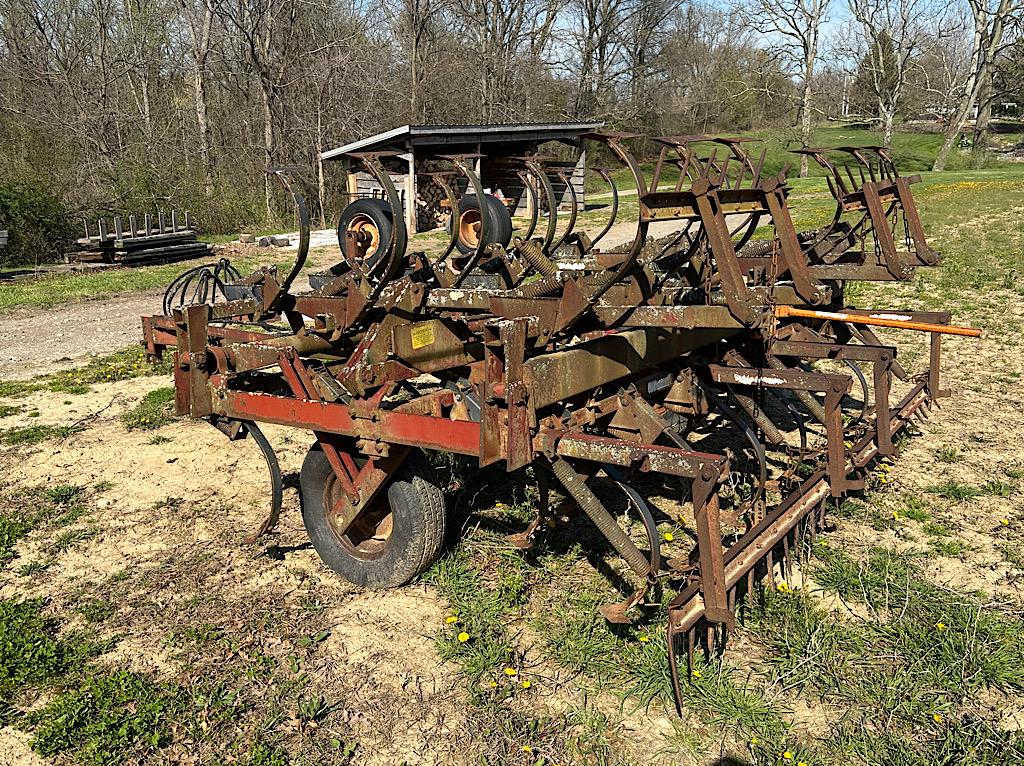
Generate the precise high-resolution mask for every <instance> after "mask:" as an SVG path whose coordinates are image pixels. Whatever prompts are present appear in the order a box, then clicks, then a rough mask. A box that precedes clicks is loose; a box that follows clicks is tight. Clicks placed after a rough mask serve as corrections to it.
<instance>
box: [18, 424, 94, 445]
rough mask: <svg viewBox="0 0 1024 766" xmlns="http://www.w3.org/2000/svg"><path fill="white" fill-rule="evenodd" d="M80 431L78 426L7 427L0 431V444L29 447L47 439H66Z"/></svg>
mask: <svg viewBox="0 0 1024 766" xmlns="http://www.w3.org/2000/svg"><path fill="white" fill-rule="evenodd" d="M81 431H82V429H81V427H79V426H51V425H37V426H25V427H23V428H7V429H4V430H3V431H0V444H3V445H4V446H7V447H13V446H22V447H29V446H32V445H33V444H40V443H41V442H44V441H47V440H49V439H67V438H68V437H69V436H73V435H74V434H76V433H80V432H81Z"/></svg>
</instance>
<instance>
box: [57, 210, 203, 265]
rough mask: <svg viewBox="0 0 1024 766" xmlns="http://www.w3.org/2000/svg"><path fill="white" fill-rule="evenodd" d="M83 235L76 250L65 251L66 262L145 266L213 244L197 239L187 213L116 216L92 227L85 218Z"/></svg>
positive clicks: (194, 255) (195, 255) (192, 255)
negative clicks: (125, 217)
mask: <svg viewBox="0 0 1024 766" xmlns="http://www.w3.org/2000/svg"><path fill="white" fill-rule="evenodd" d="M126 224H127V225H126ZM84 226H85V236H84V237H82V238H81V239H79V240H78V241H77V244H78V247H79V249H78V250H77V251H75V252H72V253H68V255H67V256H66V257H65V260H66V261H67V262H68V263H114V264H120V265H124V266H147V265H150V264H157V263H173V262H174V261H183V260H186V259H189V258H201V257H205V256H207V255H209V254H210V252H212V250H213V246H212V245H209V244H207V243H205V242H200V241H199V239H198V236H197V233H196V231H195V228H194V227H193V225H192V217H191V216H190V215H189V213H188V212H186V213H185V214H184V216H181V215H179V214H178V211H176V210H172V211H171V213H170V214H169V215H168V214H165V213H163V212H160V213H157V214H156V215H155V216H153V215H151V214H150V213H146V214H145V215H141V216H136V215H130V216H128V220H127V221H125V219H124V218H123V217H122V216H119V215H115V216H114V219H113V225H111V224H110V222H108V221H107V219H106V218H101V219H99V220H98V221H97V222H96V223H95V225H94V226H90V224H89V222H88V221H84Z"/></svg>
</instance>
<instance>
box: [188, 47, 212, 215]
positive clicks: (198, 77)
mask: <svg viewBox="0 0 1024 766" xmlns="http://www.w3.org/2000/svg"><path fill="white" fill-rule="evenodd" d="M193 82H194V85H195V94H196V125H198V127H199V161H200V163H201V164H202V167H203V190H204V191H205V192H206V197H207V199H210V198H211V197H213V194H214V191H215V190H214V186H213V155H212V153H211V150H210V121H209V116H208V113H207V105H206V76H205V75H204V73H203V70H202V68H201V67H200V66H199V65H198V63H197V64H196V70H195V73H194V77H193Z"/></svg>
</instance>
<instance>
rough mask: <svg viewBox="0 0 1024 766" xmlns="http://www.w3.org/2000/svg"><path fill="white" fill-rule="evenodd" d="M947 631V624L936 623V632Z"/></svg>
mask: <svg viewBox="0 0 1024 766" xmlns="http://www.w3.org/2000/svg"><path fill="white" fill-rule="evenodd" d="M945 629H946V623H944V622H937V623H935V630H945Z"/></svg>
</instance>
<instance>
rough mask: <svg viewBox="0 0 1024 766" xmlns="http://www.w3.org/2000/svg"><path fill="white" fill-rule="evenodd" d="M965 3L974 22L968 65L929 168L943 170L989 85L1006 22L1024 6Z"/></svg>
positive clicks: (1008, 0) (1000, 0)
mask: <svg viewBox="0 0 1024 766" xmlns="http://www.w3.org/2000/svg"><path fill="white" fill-rule="evenodd" d="M967 5H968V8H969V10H970V13H971V20H972V21H973V34H972V36H971V41H970V59H969V66H968V68H967V72H966V77H965V78H964V79H963V80H962V82H961V83H960V87H959V88H958V90H957V94H958V99H957V103H956V105H955V106H954V108H953V110H952V111H951V112H950V113H949V114H948V115H947V122H946V130H945V139H944V140H943V142H942V147H941V148H940V149H939V153H938V156H936V158H935V164H934V165H932V170H945V168H946V160H947V158H948V157H949V152H950V151H951V150H952V148H953V146H954V145H955V144H956V140H957V137H958V136H959V135H960V130H961V128H962V127H963V124H964V121H965V120H966V119H967V117H968V115H969V114H970V111H971V107H973V106H974V105H975V104H976V103H978V101H979V99H980V98H981V97H982V95H983V94H984V92H985V90H986V88H991V83H992V68H993V65H994V62H995V60H996V57H997V56H998V54H999V52H1000V51H1001V50H1002V47H1003V34H1004V32H1005V30H1006V26H1007V24H1008V23H1009V22H1011V21H1012V20H1013V19H1014V18H1015V17H1016V15H1017V14H1019V13H1021V11H1022V9H1024V0H967Z"/></svg>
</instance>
